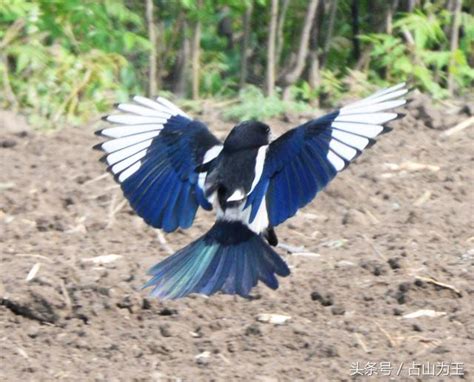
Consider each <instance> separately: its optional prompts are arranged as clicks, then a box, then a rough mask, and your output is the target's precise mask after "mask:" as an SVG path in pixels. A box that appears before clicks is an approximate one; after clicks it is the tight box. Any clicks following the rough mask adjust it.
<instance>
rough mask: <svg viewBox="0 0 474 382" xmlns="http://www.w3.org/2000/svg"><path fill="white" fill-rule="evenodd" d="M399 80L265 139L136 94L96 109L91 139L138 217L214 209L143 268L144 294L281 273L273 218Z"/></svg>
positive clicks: (314, 181) (329, 172) (307, 196)
mask: <svg viewBox="0 0 474 382" xmlns="http://www.w3.org/2000/svg"><path fill="white" fill-rule="evenodd" d="M407 91H408V90H407V89H406V86H405V84H404V83H402V84H399V85H396V86H393V87H391V88H388V89H384V90H380V91H378V92H376V93H375V94H373V95H371V96H369V97H368V98H365V99H363V100H360V101H358V102H355V103H352V104H349V105H348V106H345V107H343V108H341V109H339V110H336V111H334V112H332V113H329V114H327V115H324V116H323V117H320V118H317V119H313V120H310V121H308V122H306V123H304V124H302V125H300V126H298V127H296V128H293V129H291V130H289V131H287V132H286V133H284V134H283V135H281V136H280V137H279V138H277V139H275V140H271V132H270V128H269V126H268V125H266V124H264V123H262V122H258V121H245V122H242V123H239V124H238V125H236V126H235V127H234V128H233V129H232V130H231V132H230V133H229V135H228V136H227V137H226V139H225V140H224V142H221V141H220V140H219V139H217V138H216V137H215V136H214V135H213V134H212V133H211V131H210V130H209V129H208V128H207V127H206V125H205V124H204V123H202V122H200V121H198V120H194V119H192V118H191V117H190V116H189V115H187V114H186V113H185V112H184V111H182V110H181V109H179V108H178V107H177V106H176V105H174V104H173V103H171V102H170V101H168V100H166V99H164V98H162V97H158V98H156V99H154V100H152V99H148V98H144V97H141V96H135V97H133V102H130V103H120V104H118V105H117V109H118V111H119V113H116V114H111V115H108V116H105V117H104V120H105V121H107V122H109V123H111V124H113V126H110V127H107V128H105V129H102V130H100V131H98V132H97V134H98V135H102V136H104V137H107V138H109V139H108V140H106V141H105V142H102V143H100V144H98V145H96V146H95V148H98V149H100V150H102V151H104V152H105V155H104V156H103V158H102V159H103V161H104V162H106V164H107V165H108V170H109V171H110V172H111V173H112V174H113V176H114V178H115V180H116V181H117V182H118V183H119V184H120V186H121V189H122V191H123V193H124V195H125V197H126V198H127V199H128V201H129V203H130V205H131V207H132V208H133V209H134V210H135V212H136V213H137V214H138V215H139V216H140V217H142V218H143V219H144V220H145V222H146V223H147V224H149V225H150V226H152V227H155V228H160V229H162V230H164V231H165V232H172V231H174V230H176V229H177V228H188V227H190V226H191V225H192V223H193V220H194V217H195V215H196V211H197V210H198V208H199V207H202V208H204V209H205V210H211V209H215V211H216V221H215V224H214V225H213V226H212V228H211V229H210V230H209V231H208V232H207V233H205V234H204V235H203V236H201V237H200V238H198V239H197V240H195V241H193V242H192V243H190V244H189V245H188V246H186V247H184V248H182V249H180V250H179V251H178V252H176V253H175V254H173V255H171V256H169V257H167V258H166V259H164V260H163V261H161V262H160V263H158V264H156V265H155V266H153V267H152V268H151V269H150V270H149V275H150V276H151V279H150V280H149V281H148V282H147V283H146V284H145V285H144V288H146V287H152V291H151V295H152V296H155V297H158V298H160V299H177V298H181V297H184V296H187V295H189V294H191V293H199V294H204V295H212V294H214V293H216V292H219V291H220V292H222V293H225V294H238V295H240V296H243V297H247V296H248V295H249V293H250V291H251V289H252V288H253V287H255V286H256V285H257V283H258V282H259V281H261V282H263V283H264V284H265V285H267V286H268V287H270V288H272V289H277V288H278V280H277V277H276V276H288V275H289V274H290V270H289V268H288V266H287V264H286V263H285V261H284V260H283V259H282V258H281V257H280V256H279V255H278V254H277V252H276V251H275V250H274V249H273V248H272V247H275V246H276V245H277V243H278V239H277V236H276V234H275V230H274V227H276V226H277V225H279V224H281V223H283V222H284V221H285V220H287V219H288V218H290V217H292V216H294V215H295V214H296V212H297V211H298V209H300V208H302V207H303V206H305V205H306V204H308V203H309V202H310V201H311V200H312V199H313V198H314V197H315V196H316V194H317V193H318V192H320V191H321V190H323V189H324V187H325V186H326V185H327V184H328V183H329V182H330V181H331V180H332V179H333V178H334V177H335V176H336V175H337V174H338V173H339V172H341V171H342V170H344V169H345V168H346V167H347V166H348V165H349V164H350V163H351V161H353V160H354V159H355V158H357V156H358V155H360V154H361V152H362V151H363V150H364V149H365V148H368V147H370V146H371V145H372V144H374V143H375V138H376V137H377V136H378V135H379V134H382V133H384V132H387V131H389V130H390V128H388V127H387V126H385V124H386V123H387V122H389V121H391V120H394V119H396V118H397V117H399V114H397V113H396V112H393V111H390V110H391V109H394V108H397V107H399V106H402V105H403V104H405V102H406V100H405V99H404V98H403V96H404V95H405V94H406V93H407Z"/></svg>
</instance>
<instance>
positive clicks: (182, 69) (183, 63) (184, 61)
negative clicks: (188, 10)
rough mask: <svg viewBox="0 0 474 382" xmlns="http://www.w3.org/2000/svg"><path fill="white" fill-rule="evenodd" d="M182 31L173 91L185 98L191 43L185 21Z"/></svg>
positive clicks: (184, 21)
mask: <svg viewBox="0 0 474 382" xmlns="http://www.w3.org/2000/svg"><path fill="white" fill-rule="evenodd" d="M182 26H183V29H182V41H183V42H182V44H181V50H180V52H179V55H178V57H177V59H176V67H175V73H176V74H175V76H174V77H175V79H174V86H173V91H174V93H175V94H176V95H178V96H180V97H185V96H186V95H187V94H186V93H187V89H188V87H187V84H188V79H189V51H190V45H191V42H190V41H189V37H188V22H187V20H183V24H182Z"/></svg>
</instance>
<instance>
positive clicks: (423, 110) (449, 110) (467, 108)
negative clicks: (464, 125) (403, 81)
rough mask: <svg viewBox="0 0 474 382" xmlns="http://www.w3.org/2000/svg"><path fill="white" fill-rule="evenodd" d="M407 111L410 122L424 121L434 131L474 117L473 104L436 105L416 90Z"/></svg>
mask: <svg viewBox="0 0 474 382" xmlns="http://www.w3.org/2000/svg"><path fill="white" fill-rule="evenodd" d="M406 109H407V111H408V113H407V114H409V119H410V120H412V119H414V120H417V121H422V122H423V123H424V125H425V126H427V127H428V128H430V129H434V130H446V129H449V128H450V127H453V126H454V125H455V124H457V123H458V122H459V121H460V119H462V118H467V117H469V116H472V115H474V103H473V102H465V101H439V102H438V103H436V102H435V101H433V100H432V99H431V98H430V97H429V96H427V95H424V94H422V93H420V92H418V91H416V90H415V91H413V92H412V94H411V95H410V99H409V103H408V104H407V105H406Z"/></svg>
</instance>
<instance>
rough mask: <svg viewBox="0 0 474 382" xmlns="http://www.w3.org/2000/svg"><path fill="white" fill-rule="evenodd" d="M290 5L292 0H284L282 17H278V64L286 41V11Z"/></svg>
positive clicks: (281, 11)
mask: <svg viewBox="0 0 474 382" xmlns="http://www.w3.org/2000/svg"><path fill="white" fill-rule="evenodd" d="M289 5H290V0H283V4H282V6H281V10H280V17H278V24H277V40H276V44H277V48H276V64H277V66H278V64H279V62H280V58H281V52H282V50H283V45H284V43H285V37H284V35H283V28H284V26H285V19H286V13H287V11H288V6H289Z"/></svg>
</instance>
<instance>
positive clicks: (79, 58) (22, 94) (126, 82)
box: [0, 0, 149, 128]
mask: <svg viewBox="0 0 474 382" xmlns="http://www.w3.org/2000/svg"><path fill="white" fill-rule="evenodd" d="M3 4H4V5H5V7H2V8H0V40H1V41H2V42H1V45H2V50H1V53H0V57H1V58H2V59H1V61H0V72H1V75H0V78H1V79H0V84H1V85H2V88H6V89H7V88H10V89H11V94H10V95H9V96H6V95H5V93H3V92H2V94H3V95H4V97H2V96H0V102H1V103H3V104H6V105H7V106H8V104H10V106H13V107H15V106H17V107H20V108H21V109H22V110H25V111H27V112H28V114H29V115H30V119H31V122H32V123H33V124H34V125H36V126H39V127H44V128H48V127H52V126H59V125H61V124H63V123H66V122H67V123H73V124H79V123H82V122H84V121H86V120H88V119H90V118H91V117H92V116H95V115H97V113H98V112H102V111H104V110H106V109H107V108H108V107H109V106H110V103H111V102H113V101H114V100H116V99H117V98H123V97H126V96H127V95H128V93H129V92H130V91H140V90H141V89H140V88H137V81H136V73H135V71H134V69H133V66H132V65H131V63H130V62H129V60H128V58H127V57H126V54H127V53H128V54H134V55H140V54H142V55H143V58H146V53H147V50H148V49H149V43H148V40H147V39H146V38H144V37H143V36H141V35H139V34H138V33H139V32H140V31H141V28H142V18H141V17H139V16H138V15H136V14H135V13H133V12H131V11H130V10H128V9H127V8H126V7H125V6H124V5H123V4H122V2H121V1H118V0H106V1H101V2H96V1H80V0H70V1H59V0H57V1H53V0H35V1H31V2H26V1H21V0H3ZM118 26H121V27H118Z"/></svg>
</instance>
